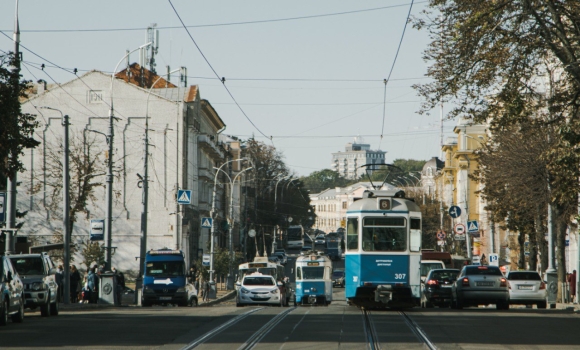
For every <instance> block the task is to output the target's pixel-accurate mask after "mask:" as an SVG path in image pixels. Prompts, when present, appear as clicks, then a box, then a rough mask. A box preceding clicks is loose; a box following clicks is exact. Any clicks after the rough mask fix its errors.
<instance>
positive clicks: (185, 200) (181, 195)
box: [177, 190, 191, 204]
mask: <svg viewBox="0 0 580 350" xmlns="http://www.w3.org/2000/svg"><path fill="white" fill-rule="evenodd" d="M177 203H178V204H191V190H179V191H177Z"/></svg>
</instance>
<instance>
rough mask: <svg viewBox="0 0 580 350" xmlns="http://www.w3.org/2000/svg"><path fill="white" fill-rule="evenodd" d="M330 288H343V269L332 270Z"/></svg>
mask: <svg viewBox="0 0 580 350" xmlns="http://www.w3.org/2000/svg"><path fill="white" fill-rule="evenodd" d="M332 286H333V287H342V288H344V269H334V271H332Z"/></svg>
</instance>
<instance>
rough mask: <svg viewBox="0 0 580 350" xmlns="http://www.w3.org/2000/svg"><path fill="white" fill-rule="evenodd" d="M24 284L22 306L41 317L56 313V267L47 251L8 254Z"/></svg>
mask: <svg viewBox="0 0 580 350" xmlns="http://www.w3.org/2000/svg"><path fill="white" fill-rule="evenodd" d="M8 258H9V259H10V261H11V262H12V266H14V268H15V269H16V271H17V272H18V275H19V276H20V278H21V279H22V283H23V284H24V296H25V304H24V307H26V308H29V309H31V310H35V309H36V308H40V314H41V316H43V317H48V316H50V315H53V316H56V315H58V293H59V291H58V284H57V283H56V267H55V265H54V263H53V262H52V260H51V259H50V256H48V254H47V253H42V254H40V253H38V254H18V255H8Z"/></svg>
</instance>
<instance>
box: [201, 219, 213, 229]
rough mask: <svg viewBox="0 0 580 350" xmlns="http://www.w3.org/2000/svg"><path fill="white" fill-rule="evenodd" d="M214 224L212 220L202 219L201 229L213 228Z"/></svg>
mask: <svg viewBox="0 0 580 350" xmlns="http://www.w3.org/2000/svg"><path fill="white" fill-rule="evenodd" d="M212 224H213V219H212V218H201V227H203V228H211V226H212Z"/></svg>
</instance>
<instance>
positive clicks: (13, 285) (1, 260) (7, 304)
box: [0, 256, 24, 326]
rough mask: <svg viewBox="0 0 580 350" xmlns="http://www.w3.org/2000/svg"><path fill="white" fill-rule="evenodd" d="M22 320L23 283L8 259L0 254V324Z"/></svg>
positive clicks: (4, 324)
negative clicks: (9, 319) (10, 319)
mask: <svg viewBox="0 0 580 350" xmlns="http://www.w3.org/2000/svg"><path fill="white" fill-rule="evenodd" d="M8 316H11V318H12V322H16V323H20V322H22V321H24V285H23V283H22V280H21V279H20V276H18V272H16V269H14V267H13V266H12V263H11V262H10V259H8V258H7V257H6V256H0V326H6V324H7V323H8Z"/></svg>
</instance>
